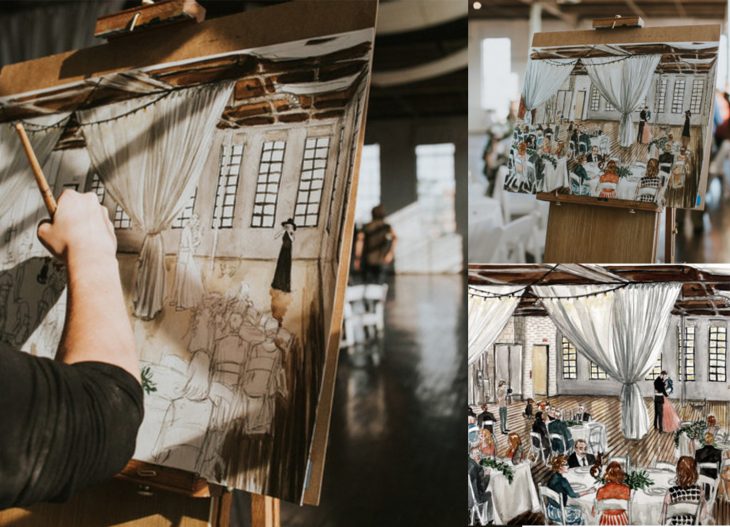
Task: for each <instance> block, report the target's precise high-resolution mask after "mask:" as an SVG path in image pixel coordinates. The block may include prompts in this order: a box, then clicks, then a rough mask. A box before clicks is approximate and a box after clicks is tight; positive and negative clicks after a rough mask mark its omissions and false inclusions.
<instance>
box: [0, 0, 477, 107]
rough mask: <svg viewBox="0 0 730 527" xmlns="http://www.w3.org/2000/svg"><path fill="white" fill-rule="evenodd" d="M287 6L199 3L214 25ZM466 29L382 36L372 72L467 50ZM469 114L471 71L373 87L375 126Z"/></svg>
mask: <svg viewBox="0 0 730 527" xmlns="http://www.w3.org/2000/svg"><path fill="white" fill-rule="evenodd" d="M282 1H285V0H268V1H241V0H198V3H200V4H201V5H202V6H203V7H205V9H206V18H207V19H211V18H217V17H221V16H226V15H230V14H233V13H238V12H241V11H246V10H250V9H258V8H261V7H265V6H268V5H273V4H277V3H281V2H282ZM343 1H345V0H343ZM350 1H356V0H350ZM381 2H382V0H381ZM62 3H70V2H62V1H55V2H54V1H45V0H44V1H41V0H9V1H4V0H0V13H2V14H11V13H15V12H18V11H21V10H26V9H33V8H38V7H42V6H48V5H54V6H58V5H60V4H62ZM139 3H140V2H139V1H127V2H126V3H125V5H124V8H131V7H135V6H137V5H139ZM414 6H415V2H414ZM467 27H468V20H467V17H464V18H462V19H460V20H456V21H452V22H448V23H444V24H441V25H438V26H434V27H430V28H427V29H423V30H419V31H410V32H406V33H399V34H391V35H383V36H378V37H377V38H376V40H375V53H374V58H373V71H388V70H393V69H400V68H407V67H412V66H418V65H420V64H423V63H426V62H429V61H432V60H435V59H438V58H441V57H444V56H446V55H449V54H451V53H454V52H456V51H458V50H460V49H463V48H465V47H466V46H467V31H468V29H467ZM466 113H467V69H466V68H463V69H462V70H460V71H456V72H452V73H449V74H446V75H443V76H441V77H437V78H433V79H429V80H426V81H421V82H414V83H410V84H404V85H398V86H389V87H377V86H373V87H372V89H371V92H370V101H369V106H368V119H371V120H373V119H398V118H428V117H441V116H466Z"/></svg>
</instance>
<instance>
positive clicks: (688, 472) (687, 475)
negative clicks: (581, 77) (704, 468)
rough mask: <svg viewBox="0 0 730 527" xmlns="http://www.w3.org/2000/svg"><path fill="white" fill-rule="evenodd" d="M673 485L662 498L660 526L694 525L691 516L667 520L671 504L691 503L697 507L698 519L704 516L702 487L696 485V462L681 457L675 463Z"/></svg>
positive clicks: (685, 515) (686, 515) (674, 517)
mask: <svg viewBox="0 0 730 527" xmlns="http://www.w3.org/2000/svg"><path fill="white" fill-rule="evenodd" d="M676 474H677V475H676V477H675V484H674V485H673V486H671V487H669V489H668V490H667V494H666V495H665V496H664V506H663V508H662V524H663V525H694V524H695V517H694V515H693V514H680V515H677V516H673V517H672V518H667V511H668V507H669V505H671V504H673V503H691V504H697V505H699V509H700V518H702V517H703V516H704V515H705V511H704V509H705V506H706V502H705V496H704V492H702V487H700V486H699V485H698V484H697V479H698V473H697V462H695V460H694V459H693V458H691V457H689V456H682V457H680V458H679V461H677V472H676Z"/></svg>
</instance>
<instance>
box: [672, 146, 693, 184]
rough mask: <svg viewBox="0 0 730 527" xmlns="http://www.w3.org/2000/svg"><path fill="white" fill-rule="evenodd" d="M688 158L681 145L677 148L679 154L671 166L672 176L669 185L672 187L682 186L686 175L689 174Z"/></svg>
mask: <svg viewBox="0 0 730 527" xmlns="http://www.w3.org/2000/svg"><path fill="white" fill-rule="evenodd" d="M690 169H691V166H690V159H689V153H688V152H687V149H686V148H685V147H684V146H683V147H681V148H680V149H679V154H678V155H677V158H676V160H675V162H674V166H673V167H672V177H671V182H670V186H671V187H672V188H673V189H681V188H684V186H685V183H686V181H687V177H688V176H689V174H690Z"/></svg>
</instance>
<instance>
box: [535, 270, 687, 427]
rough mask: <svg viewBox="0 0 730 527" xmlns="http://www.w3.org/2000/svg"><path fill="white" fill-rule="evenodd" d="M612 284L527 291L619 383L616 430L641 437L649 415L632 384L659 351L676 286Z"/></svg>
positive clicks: (670, 312) (639, 392) (556, 323)
mask: <svg viewBox="0 0 730 527" xmlns="http://www.w3.org/2000/svg"><path fill="white" fill-rule="evenodd" d="M616 287H617V286H615V285H582V286H578V285H576V286H568V285H556V286H533V287H532V291H533V293H535V294H536V295H537V296H539V297H540V298H541V302H542V305H543V306H544V307H545V309H546V310H547V312H548V314H549V315H550V318H552V320H553V322H555V325H556V326H557V327H558V329H559V330H560V331H561V332H562V334H563V335H564V336H565V337H566V338H567V339H568V340H570V341H571V342H572V343H573V344H574V345H575V347H576V349H577V350H578V351H579V352H580V353H582V354H583V355H585V356H586V357H587V358H588V359H589V360H591V361H592V362H594V363H596V364H597V365H598V366H600V367H601V368H602V369H604V370H605V371H606V373H607V374H608V375H609V376H610V377H611V378H612V379H615V380H617V381H618V382H620V383H622V384H623V388H622V389H621V431H622V432H623V434H624V436H625V437H627V438H629V439H641V438H642V437H643V436H644V435H645V434H646V433H647V432H648V430H649V416H648V415H647V412H646V406H645V404H644V400H643V399H642V397H641V391H640V390H639V387H638V386H637V385H636V383H637V382H639V381H641V380H643V379H644V377H645V376H646V374H647V373H648V372H649V370H651V368H652V367H653V366H654V364H655V363H656V361H657V359H658V358H659V355H660V354H661V351H662V346H663V344H664V339H665V338H666V335H667V331H668V330H669V327H670V322H671V315H672V308H673V307H674V303H675V301H676V300H677V296H678V295H679V292H680V290H681V285H680V284H677V283H664V284H631V285H627V286H623V287H621V288H619V289H616ZM612 289H615V290H612ZM582 295H583V296H582ZM584 295H591V296H584ZM570 297H573V298H570ZM576 297H577V298H576ZM652 394H653V392H652Z"/></svg>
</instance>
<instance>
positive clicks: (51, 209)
mask: <svg viewBox="0 0 730 527" xmlns="http://www.w3.org/2000/svg"><path fill="white" fill-rule="evenodd" d="M15 131H16V132H18V136H20V142H21V143H23V150H25V155H26V156H28V162H29V163H30V168H31V169H32V170H33V176H34V177H35V182H36V183H37V184H38V189H39V190H40V191H41V196H42V197H43V203H45V204H46V208H47V209H48V214H50V215H51V218H52V217H53V215H54V214H55V213H56V208H57V205H56V199H55V198H54V197H53V192H51V188H50V187H49V186H48V181H46V177H45V176H44V175H43V170H41V165H40V164H39V163H38V158H37V157H36V156H35V152H34V151H33V147H32V146H31V144H30V141H29V140H28V134H26V133H25V128H23V125H22V123H15Z"/></svg>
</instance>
